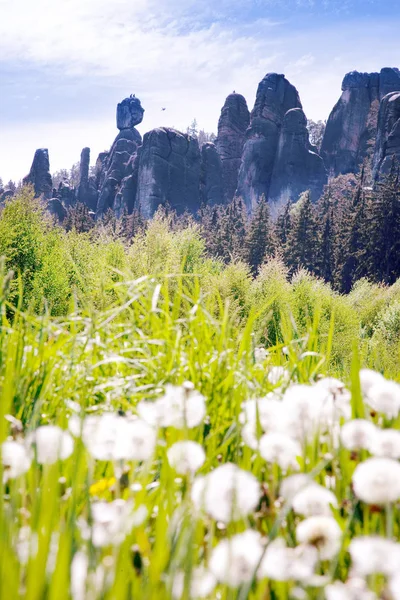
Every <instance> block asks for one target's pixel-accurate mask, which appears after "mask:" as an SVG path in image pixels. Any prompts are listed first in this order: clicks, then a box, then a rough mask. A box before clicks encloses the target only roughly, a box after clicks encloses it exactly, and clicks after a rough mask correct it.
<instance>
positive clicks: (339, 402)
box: [314, 377, 351, 424]
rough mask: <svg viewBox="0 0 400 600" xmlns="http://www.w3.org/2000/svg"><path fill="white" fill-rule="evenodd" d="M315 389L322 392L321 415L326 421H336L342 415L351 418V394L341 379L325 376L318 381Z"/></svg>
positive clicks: (328, 422)
mask: <svg viewBox="0 0 400 600" xmlns="http://www.w3.org/2000/svg"><path fill="white" fill-rule="evenodd" d="M314 390H317V391H318V393H319V394H320V401H321V404H322V406H321V416H322V419H323V421H324V422H325V423H327V424H330V423H334V422H335V421H338V420H339V419H340V417H343V418H345V419H346V420H348V419H351V394H350V392H349V390H348V389H346V387H345V385H344V383H342V382H341V381H339V379H335V378H333V377H324V378H323V379H320V380H319V381H317V383H316V384H315V386H314Z"/></svg>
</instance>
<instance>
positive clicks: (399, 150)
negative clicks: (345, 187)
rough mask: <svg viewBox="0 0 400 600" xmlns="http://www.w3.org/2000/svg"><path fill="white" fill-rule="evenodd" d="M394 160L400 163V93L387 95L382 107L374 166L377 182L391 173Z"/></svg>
mask: <svg viewBox="0 0 400 600" xmlns="http://www.w3.org/2000/svg"><path fill="white" fill-rule="evenodd" d="M393 159H397V160H398V161H399V162H400V91H398V92H392V93H390V94H387V95H386V96H385V97H384V98H383V100H382V102H381V105H380V109H379V117H378V133H377V136H376V146H375V155H374V165H373V176H374V179H375V180H378V179H379V178H380V177H381V176H382V175H384V174H385V173H388V172H389V171H390V168H391V165H392V162H393Z"/></svg>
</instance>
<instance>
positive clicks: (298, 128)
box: [268, 108, 327, 213]
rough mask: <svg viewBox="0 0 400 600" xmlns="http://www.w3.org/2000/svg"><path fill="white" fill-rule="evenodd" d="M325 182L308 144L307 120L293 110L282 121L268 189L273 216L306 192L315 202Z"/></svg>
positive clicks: (321, 165) (322, 168)
mask: <svg viewBox="0 0 400 600" xmlns="http://www.w3.org/2000/svg"><path fill="white" fill-rule="evenodd" d="M326 182H327V174H326V170H325V166H324V162H323V160H322V158H321V157H320V156H319V155H318V154H317V152H316V148H315V147H314V146H311V144H310V141H309V136H308V130H307V119H306V116H305V114H304V112H303V111H302V109H301V108H292V109H291V110H289V111H288V112H287V113H286V114H285V117H284V120H283V125H282V130H281V133H280V136H279V143H278V149H277V153H276V157H275V163H274V170H273V174H272V179H271V185H270V189H269V195H268V199H269V201H270V203H271V205H272V207H271V208H272V209H273V212H275V213H276V211H277V210H278V208H279V207H281V206H282V205H283V204H284V203H286V202H287V201H288V200H289V199H292V200H293V201H296V200H297V198H298V197H299V196H300V194H301V193H302V192H304V191H305V190H310V192H311V199H312V201H313V202H316V201H317V200H318V198H319V197H320V196H321V194H322V191H323V187H324V185H325V184H326Z"/></svg>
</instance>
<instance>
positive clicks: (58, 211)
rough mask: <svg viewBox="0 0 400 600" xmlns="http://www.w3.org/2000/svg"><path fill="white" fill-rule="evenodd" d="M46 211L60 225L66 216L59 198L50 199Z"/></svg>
mask: <svg viewBox="0 0 400 600" xmlns="http://www.w3.org/2000/svg"><path fill="white" fill-rule="evenodd" d="M47 210H48V211H49V213H50V214H51V215H53V216H55V217H56V218H57V220H58V221H59V222H60V223H61V222H62V221H64V219H65V217H66V216H67V209H66V208H65V206H64V204H63V203H62V202H61V200H60V199H59V198H51V199H50V200H49V201H48V202H47Z"/></svg>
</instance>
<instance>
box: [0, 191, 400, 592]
mask: <svg viewBox="0 0 400 600" xmlns="http://www.w3.org/2000/svg"><path fill="white" fill-rule="evenodd" d="M28 201H29V202H30V201H31V198H30V197H29V196H28V197H27V198H22V199H21V198H20V199H19V202H21V203H22V208H23V206H24V202H25V205H26V203H27V202H28ZM22 208H21V206H20V207H19V209H20V210H22ZM25 208H26V206H25ZM28 208H29V210H32V207H28ZM8 210H9V213H8V214H7V213H6V214H5V215H4V212H6V211H7V209H5V211H4V212H3V215H2V217H1V219H6V220H7V219H8V221H7V222H8V223H10V222H11V221H12V219H11V217H12V210H13V208H12V207H9V209H8ZM26 211H28V209H27V208H26ZM35 211H38V212H39V214H41V213H40V211H41V207H40V206H39V205H36V208H35V207H34V209H33V212H34V213H35ZM24 214H27V213H24ZM10 215H11V216H10ZM27 219H28V222H29V218H27ZM35 219H36V217H35ZM35 222H36V221H35ZM38 223H39V225H38V226H40V227H39V228H42V229H41V234H40V235H41V236H43V239H42V242H43V243H42V244H41V245H40V246H35V247H34V251H33V254H32V255H30V254H29V256H31V258H30V261H29V277H28V279H27V273H26V271H25V270H24V269H25V264H26V261H25V262H23V260H22V259H21V260H20V261H19V262H18V261H17V260H16V258H15V257H16V256H18V255H19V254H20V252H19V248H15V250H16V252H15V253H14V255H13V256H11V257H10V255H9V254H7V247H2V251H3V252H5V254H6V257H7V258H6V262H5V263H4V262H3V264H2V267H1V269H0V317H1V325H0V443H1V442H3V441H4V440H6V439H14V440H17V441H18V440H22V439H24V440H26V439H27V438H28V439H29V434H30V433H31V432H34V431H35V430H36V429H37V427H38V426H40V425H46V424H56V425H58V426H60V427H61V428H62V429H64V430H65V429H67V428H68V423H69V419H70V417H71V415H73V414H76V411H78V414H79V415H80V417H81V418H83V417H84V416H85V415H90V414H102V413H103V412H110V411H111V412H116V411H122V412H123V413H126V414H131V413H133V414H135V412H136V407H137V405H138V403H139V402H140V401H141V400H154V399H156V398H159V397H160V395H162V393H163V390H164V388H165V385H166V384H175V385H181V384H183V383H184V382H185V381H190V382H192V383H193V385H194V387H195V389H197V390H199V391H200V392H201V394H203V395H204V397H205V399H206V406H207V416H206V418H205V419H204V421H203V422H202V423H201V424H200V425H199V426H197V427H194V428H193V429H190V430H187V429H183V430H180V429H175V428H173V427H169V428H166V429H163V430H161V431H160V432H159V434H158V443H157V446H156V450H155V455H154V456H153V457H152V459H151V460H149V461H142V462H138V461H126V462H125V464H124V465H121V464H117V463H113V462H112V461H99V460H94V459H93V457H92V456H91V455H90V454H89V453H88V451H87V449H86V447H85V445H84V444H83V443H82V441H81V440H79V439H76V440H75V443H74V450H73V453H72V455H71V456H70V457H69V458H67V459H66V460H62V461H61V460H60V461H57V462H55V463H54V464H43V465H41V464H38V462H37V460H36V458H35V456H34V457H33V463H32V466H31V467H30V469H29V470H28V471H27V473H26V474H24V475H22V476H20V477H18V478H16V479H7V477H6V476H5V477H4V473H3V472H0V481H2V484H1V485H2V490H1V494H0V598H13V599H14V598H24V599H29V600H41V599H42V598H49V599H51V600H53V599H54V600H55V599H60V598H70V597H71V563H72V561H73V558H74V557H76V555H77V552H81V551H83V552H85V555H86V556H87V557H88V565H89V566H88V574H85V576H84V580H85V581H86V583H87V589H86V592H85V595H83V596H82V595H81V596H79V594H77V593H75V594H74V595H73V598H74V600H79V599H80V598H96V599H97V598H102V599H107V600H122V599H124V600H125V599H129V598H146V599H154V600H155V599H160V598H170V597H171V594H172V588H173V582H174V578H176V574H177V573H178V572H179V571H183V572H184V573H185V574H186V576H185V585H184V591H183V595H182V596H180V597H183V598H189V597H191V595H190V591H189V587H190V580H191V578H192V571H193V568H194V566H195V565H197V564H199V563H200V562H201V563H205V564H207V563H208V560H209V558H210V554H211V552H212V548H213V547H214V546H215V545H216V544H217V543H218V541H219V540H221V539H224V538H226V537H230V536H232V535H234V534H236V533H239V532H241V531H243V530H245V529H247V528H252V529H254V530H257V531H259V532H260V533H262V534H263V536H266V537H269V540H270V541H271V540H272V539H273V538H274V537H276V536H280V537H284V538H285V539H286V541H287V542H288V543H289V545H294V544H295V541H296V523H297V520H296V519H298V518H297V517H295V516H294V515H293V514H292V513H291V512H289V511H288V510H287V509H283V508H282V505H281V499H280V497H279V487H280V484H281V481H282V480H283V478H284V476H285V474H284V473H283V472H282V470H281V469H280V468H279V467H278V466H277V465H270V464H268V463H266V462H265V461H264V460H263V459H262V458H261V457H260V456H259V455H258V453H257V452H254V451H253V450H251V449H250V448H249V447H247V446H246V445H244V443H243V438H242V423H241V421H240V418H239V416H240V412H241V409H242V406H243V403H244V402H245V401H246V400H249V399H251V398H261V397H264V396H266V394H268V393H269V392H272V391H274V389H276V388H277V386H278V382H275V380H274V378H273V377H271V376H270V374H271V367H273V366H284V367H285V369H286V370H287V373H288V377H289V381H285V382H284V383H282V381H281V382H280V383H279V386H282V385H283V386H284V387H285V386H287V385H289V382H290V381H291V382H299V383H305V384H312V383H314V382H315V381H317V380H318V378H319V377H321V376H325V375H330V376H332V375H333V376H338V377H341V378H343V380H344V383H345V384H346V385H347V386H348V387H349V389H351V390H352V393H353V400H352V402H353V411H355V412H354V414H357V416H359V413H364V411H365V407H364V404H363V401H362V398H361V395H360V391H359V380H358V369H359V366H360V365H364V366H371V367H377V368H379V370H381V371H382V372H384V373H385V375H387V376H390V377H396V376H397V373H398V369H397V365H398V358H399V338H398V335H397V334H398V332H399V317H398V315H399V309H398V303H399V300H398V292H397V290H396V289H386V288H378V287H377V286H371V285H370V284H368V283H366V282H365V283H362V284H359V286H358V287H356V289H355V290H354V291H353V292H352V294H350V296H348V297H343V296H340V295H338V294H335V293H334V292H332V290H331V289H330V288H329V286H327V285H325V284H324V283H322V282H321V281H319V280H317V279H315V278H313V277H311V276H310V275H309V274H308V273H306V272H300V273H298V274H296V275H295V277H294V279H293V280H292V281H291V282H290V281H288V279H287V275H286V273H285V270H284V268H283V266H282V265H281V264H280V263H279V261H278V260H276V261H270V262H269V263H267V264H266V265H264V266H263V268H262V269H261V272H260V274H259V276H258V277H257V278H256V279H255V280H253V279H252V278H251V276H250V274H249V271H248V269H247V267H246V266H245V265H243V264H231V265H229V266H227V267H225V266H223V265H222V264H221V263H219V262H218V261H217V260H213V259H209V258H207V257H205V252H204V244H203V242H202V239H201V237H200V234H199V232H198V230H197V229H196V227H192V228H189V229H186V230H184V231H178V232H173V231H171V230H170V226H169V223H168V220H165V219H161V218H160V219H158V218H156V219H155V220H154V221H153V222H152V223H151V224H150V225H149V227H148V229H147V231H146V232H143V233H142V234H140V235H139V236H138V237H137V238H135V240H134V241H133V244H132V245H131V246H130V247H128V248H126V247H125V246H124V245H123V244H122V242H120V241H119V240H116V239H113V238H112V236H110V234H109V232H107V231H101V232H100V233H99V234H98V235H97V237H96V238H95V239H94V238H93V237H91V236H90V235H88V234H81V235H80V234H77V233H76V232H71V233H69V234H66V233H65V232H62V231H61V230H59V229H57V228H56V229H54V227H53V225H51V224H49V223H47V222H41V221H40V220H39V221H38ZM11 224H12V223H11ZM2 226H3V227H4V226H5V225H4V223H3V225H2V224H1V223H0V229H1V227H2ZM10 235H11V234H10ZM32 235H36V234H32ZM12 239H13V240H14V241H12V242H11V244H15V243H16V242H15V239H16V238H15V237H14V238H12ZM3 244H5V242H4V241H3ZM5 246H6V244H5ZM32 256H33V258H32ZM13 261H14V262H13ZM32 265H33V266H32ZM10 267H14V269H15V275H14V276H12V274H9V272H8V269H9V268H10ZM27 281H29V285H28V284H27ZM362 286H364V288H365V289H364V288H362ZM394 287H395V286H394ZM43 294H44V297H42V295H43ZM260 344H261V345H262V346H264V347H265V348H266V349H267V350H268V354H266V355H265V357H264V358H263V360H262V361H261V362H260V360H259V359H258V357H259V350H258V348H259V346H260ZM357 407H358V408H357ZM374 418H375V421H377V417H374ZM386 424H387V425H391V426H392V427H395V428H396V427H398V425H399V419H398V418H396V419H393V420H391V421H390V422H387V423H386ZM184 439H190V440H192V441H195V442H198V443H199V444H201V445H202V447H203V448H204V450H205V455H206V459H205V463H204V465H203V466H202V467H201V469H200V474H205V473H208V472H210V471H211V470H212V469H214V468H216V467H217V466H218V465H221V464H223V463H226V462H229V461H231V462H234V463H235V464H236V465H238V466H239V467H240V468H242V469H244V470H247V471H249V472H251V473H252V474H253V475H254V476H255V477H256V478H257V480H258V482H259V483H260V486H261V488H260V489H262V494H261V495H260V504H259V506H258V507H257V510H256V511H255V512H254V513H253V514H251V515H249V516H248V517H246V518H243V519H240V520H238V521H236V522H234V523H228V524H227V523H220V522H216V521H215V520H213V519H211V518H209V517H204V516H199V515H197V514H196V513H195V512H194V510H193V506H192V504H191V501H190V490H191V486H192V481H191V479H190V478H189V477H185V476H178V475H177V473H176V472H175V471H174V469H173V468H172V467H171V465H170V464H169V461H168V460H167V458H166V452H167V450H168V448H170V447H171V445H173V444H174V443H175V442H177V441H179V440H184ZM362 458H365V456H364V454H362V455H361V456H358V457H354V456H351V455H350V453H349V452H348V451H346V450H345V449H344V448H342V447H339V448H338V447H337V446H332V444H331V442H330V441H329V439H328V438H326V439H325V438H322V437H321V439H316V440H315V441H314V442H313V443H312V444H310V445H309V446H307V447H306V448H305V455H304V457H303V462H302V461H300V463H299V468H300V469H301V470H302V471H305V472H308V473H311V474H312V476H313V477H314V479H315V480H316V481H318V482H319V483H321V484H324V485H325V484H326V481H327V478H328V479H329V480H330V481H333V482H334V483H333V489H334V492H335V494H336V497H337V498H338V501H339V507H338V509H335V511H334V515H335V518H336V520H337V522H338V523H339V525H340V527H341V529H342V530H343V541H342V546H341V549H340V552H339V553H338V554H337V557H336V559H335V561H332V562H324V561H322V562H321V563H319V567H318V569H319V572H318V574H319V575H323V576H324V577H326V581H325V580H324V581H325V582H328V581H330V580H333V579H341V580H345V579H346V577H347V575H348V573H349V568H350V567H349V555H348V552H347V548H348V544H349V541H350V539H351V538H352V537H354V536H357V535H360V534H366V533H377V534H382V535H384V534H386V531H387V519H388V516H387V513H385V511H384V510H379V509H378V510H377V511H374V510H371V509H369V508H368V507H365V506H363V505H361V504H360V502H359V501H358V500H357V499H356V498H355V497H354V494H353V492H352V487H351V476H352V473H353V471H354V468H355V466H356V464H358V462H359V460H361V459H362ZM0 469H1V467H0ZM5 475H6V474H5ZM117 498H123V499H125V500H132V502H133V504H134V507H135V508H136V509H138V508H139V507H141V506H145V507H146V511H147V516H146V518H145V519H144V520H143V521H142V522H139V523H138V524H137V525H135V526H133V527H131V528H130V530H129V532H128V533H127V535H126V537H124V539H123V540H122V541H120V542H119V543H118V544H115V545H108V546H106V547H101V548H99V547H96V546H95V545H94V544H93V543H92V541H91V540H90V539H88V537H87V536H86V535H85V533H84V528H82V522H86V523H88V526H89V527H90V525H91V523H92V519H93V515H92V506H93V502H94V501H97V500H105V501H107V502H110V501H111V500H114V499H117ZM285 510H286V512H285ZM393 510H394V514H391V519H392V525H391V527H392V532H391V535H394V536H395V537H397V538H398V536H399V520H398V516H399V513H398V508H397V507H394V509H393ZM384 586H385V582H384V581H383V580H382V578H379V577H378V578H376V579H375V580H374V581H373V582H372V587H373V588H374V589H375V590H376V591H377V592H379V593H380V592H381V591H382V590H383V588H384ZM295 588H296V585H295V584H294V583H293V582H289V583H282V582H279V581H273V580H263V581H261V582H258V583H256V581H255V580H254V581H252V582H250V583H249V584H246V585H244V586H241V587H240V588H230V587H229V586H227V585H225V584H219V585H218V586H217V588H216V590H215V591H214V592H212V595H210V596H209V597H212V598H219V599H223V600H228V599H229V600H231V599H233V598H251V599H254V600H256V599H257V600H261V599H264V598H279V599H282V600H283V599H284V598H288V597H290V595H291V594H292V593H296V592H295V591H294V592H293V590H295ZM298 593H300V592H299V590H298ZM305 593H306V597H309V598H322V597H323V595H322V594H323V592H322V591H321V587H319V586H318V585H317V586H316V587H311V586H307V587H306V591H305Z"/></svg>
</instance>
